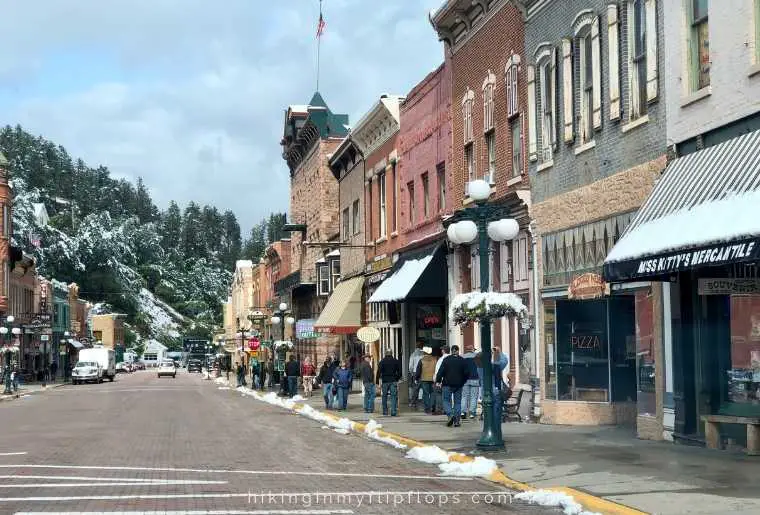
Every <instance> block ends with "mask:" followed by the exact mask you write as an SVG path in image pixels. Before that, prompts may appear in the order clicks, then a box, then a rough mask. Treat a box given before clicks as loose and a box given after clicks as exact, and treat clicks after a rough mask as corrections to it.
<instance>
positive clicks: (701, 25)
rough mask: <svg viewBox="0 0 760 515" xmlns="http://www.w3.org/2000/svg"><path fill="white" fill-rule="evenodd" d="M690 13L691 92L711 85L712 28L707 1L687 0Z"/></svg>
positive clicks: (689, 56)
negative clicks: (709, 21)
mask: <svg viewBox="0 0 760 515" xmlns="http://www.w3.org/2000/svg"><path fill="white" fill-rule="evenodd" d="M685 1H686V6H687V13H688V17H687V18H688V21H689V27H688V34H689V41H688V59H689V62H688V65H689V87H690V91H691V92H694V91H699V90H700V89H703V88H706V87H707V86H709V85H710V26H709V23H708V1H707V0H685Z"/></svg>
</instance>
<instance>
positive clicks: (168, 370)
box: [158, 360, 177, 378]
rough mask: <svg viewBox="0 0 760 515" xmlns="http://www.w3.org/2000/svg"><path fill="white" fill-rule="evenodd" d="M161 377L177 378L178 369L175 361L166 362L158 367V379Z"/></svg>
mask: <svg viewBox="0 0 760 515" xmlns="http://www.w3.org/2000/svg"><path fill="white" fill-rule="evenodd" d="M161 376H172V378H174V377H177V367H175V366H174V361H169V360H165V361H162V362H161V364H160V365H158V377H161Z"/></svg>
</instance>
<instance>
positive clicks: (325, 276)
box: [317, 264, 330, 295]
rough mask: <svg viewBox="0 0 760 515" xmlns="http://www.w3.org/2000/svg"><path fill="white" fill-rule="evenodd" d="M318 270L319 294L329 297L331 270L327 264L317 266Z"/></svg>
mask: <svg viewBox="0 0 760 515" xmlns="http://www.w3.org/2000/svg"><path fill="white" fill-rule="evenodd" d="M317 270H318V272H319V294H320V295H329V294H330V269H329V268H328V267H327V265H326V264H320V265H317Z"/></svg>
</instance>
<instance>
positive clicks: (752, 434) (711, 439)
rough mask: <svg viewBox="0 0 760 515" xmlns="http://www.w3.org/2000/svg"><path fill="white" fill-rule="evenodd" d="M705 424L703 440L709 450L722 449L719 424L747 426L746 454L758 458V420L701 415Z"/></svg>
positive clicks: (759, 423) (759, 430) (759, 453)
mask: <svg viewBox="0 0 760 515" xmlns="http://www.w3.org/2000/svg"><path fill="white" fill-rule="evenodd" d="M700 418H701V419H702V422H704V423H705V440H706V441H707V447H708V448H709V449H722V448H723V445H722V442H721V439H720V426H719V424H740V425H742V424H743V425H745V426H747V454H749V455H750V456H760V418H753V417H734V416H730V415H702V417H700Z"/></svg>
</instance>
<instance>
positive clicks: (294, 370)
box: [285, 355, 301, 397]
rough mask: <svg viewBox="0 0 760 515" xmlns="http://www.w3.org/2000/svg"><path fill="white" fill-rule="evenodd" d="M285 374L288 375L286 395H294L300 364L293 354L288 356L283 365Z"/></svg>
mask: <svg viewBox="0 0 760 515" xmlns="http://www.w3.org/2000/svg"><path fill="white" fill-rule="evenodd" d="M285 375H286V376H287V377H288V396H289V397H295V396H296V393H298V378H299V377H301V366H300V365H299V364H298V361H296V357H295V356H293V355H291V356H290V361H288V364H287V365H285Z"/></svg>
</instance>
